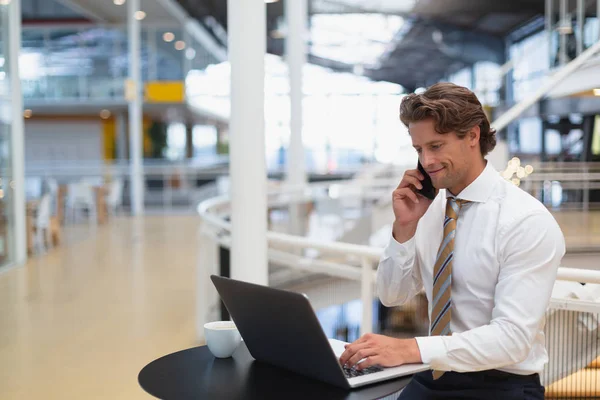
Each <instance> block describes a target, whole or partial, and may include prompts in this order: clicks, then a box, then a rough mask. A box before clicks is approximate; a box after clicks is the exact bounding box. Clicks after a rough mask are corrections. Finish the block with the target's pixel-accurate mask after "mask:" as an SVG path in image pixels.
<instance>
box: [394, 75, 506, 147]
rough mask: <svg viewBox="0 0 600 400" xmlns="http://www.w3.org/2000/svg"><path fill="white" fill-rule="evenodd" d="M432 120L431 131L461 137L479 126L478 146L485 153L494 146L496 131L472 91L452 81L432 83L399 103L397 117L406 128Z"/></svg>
mask: <svg viewBox="0 0 600 400" xmlns="http://www.w3.org/2000/svg"><path fill="white" fill-rule="evenodd" d="M426 119H432V120H433V121H434V122H435V130H436V132H438V133H441V134H444V133H448V132H455V133H456V135H457V136H458V137H459V138H461V139H462V138H464V137H465V136H466V135H467V133H468V132H469V131H470V130H471V129H472V128H473V127H474V126H479V129H480V131H481V136H480V138H479V147H480V149H481V155H482V156H485V155H486V154H488V153H489V152H490V151H492V150H493V149H494V147H495V146H496V130H495V129H493V128H491V127H490V122H489V121H488V118H487V116H486V115H485V112H484V111H483V107H482V106H481V103H480V102H479V100H478V99H477V96H475V93H473V92H471V91H470V90H469V89H467V88H464V87H462V86H457V85H455V84H453V83H436V84H435V85H433V86H431V87H430V88H429V89H427V90H426V91H425V92H423V93H421V94H415V93H412V94H409V95H408V96H406V97H404V99H402V103H401V104H400V120H401V121H402V123H403V124H404V125H406V127H408V124H409V123H411V122H417V121H422V120H426Z"/></svg>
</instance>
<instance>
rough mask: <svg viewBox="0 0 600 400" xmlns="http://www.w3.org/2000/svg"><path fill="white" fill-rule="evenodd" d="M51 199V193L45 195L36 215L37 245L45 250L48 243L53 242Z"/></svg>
mask: <svg viewBox="0 0 600 400" xmlns="http://www.w3.org/2000/svg"><path fill="white" fill-rule="evenodd" d="M51 200H52V199H51V197H50V194H45V195H43V196H42V199H41V200H40V203H39V206H38V209H37V215H36V216H35V225H34V228H35V246H36V247H37V248H38V249H40V250H44V249H45V248H46V244H47V245H48V246H49V245H50V243H51V242H52V239H51V232H50V212H51V208H50V206H51Z"/></svg>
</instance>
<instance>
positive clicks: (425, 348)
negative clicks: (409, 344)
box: [415, 336, 447, 371]
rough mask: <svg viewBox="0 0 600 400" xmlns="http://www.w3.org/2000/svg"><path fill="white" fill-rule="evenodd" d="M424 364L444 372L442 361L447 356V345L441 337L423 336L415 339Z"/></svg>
mask: <svg viewBox="0 0 600 400" xmlns="http://www.w3.org/2000/svg"><path fill="white" fill-rule="evenodd" d="M415 339H416V340H417V345H418V346H419V351H420V352H421V360H422V361H423V364H429V365H430V366H431V367H432V368H434V369H438V370H441V371H444V370H445V369H444V368H443V366H441V365H440V360H441V359H443V358H445V357H446V355H447V351H446V344H445V343H444V338H443V337H441V336H423V337H417V338H415Z"/></svg>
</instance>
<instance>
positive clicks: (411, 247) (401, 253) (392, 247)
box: [383, 235, 415, 258]
mask: <svg viewBox="0 0 600 400" xmlns="http://www.w3.org/2000/svg"><path fill="white" fill-rule="evenodd" d="M383 253H384V256H385V257H388V258H398V257H408V256H411V255H413V254H415V237H414V236H413V237H411V238H410V239H408V240H407V241H406V242H404V243H399V242H398V241H397V240H396V239H394V235H390V242H389V243H388V245H387V247H386V248H385V250H384V252H383Z"/></svg>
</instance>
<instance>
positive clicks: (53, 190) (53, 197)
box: [45, 178, 58, 214]
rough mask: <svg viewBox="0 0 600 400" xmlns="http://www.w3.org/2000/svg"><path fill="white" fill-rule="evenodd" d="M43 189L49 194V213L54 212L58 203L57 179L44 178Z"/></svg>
mask: <svg viewBox="0 0 600 400" xmlns="http://www.w3.org/2000/svg"><path fill="white" fill-rule="evenodd" d="M45 189H46V192H47V193H49V194H50V208H51V211H50V213H51V214H54V212H55V211H56V209H57V206H56V205H57V204H58V181H57V180H56V179H54V178H46V179H45Z"/></svg>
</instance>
